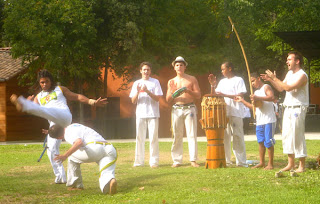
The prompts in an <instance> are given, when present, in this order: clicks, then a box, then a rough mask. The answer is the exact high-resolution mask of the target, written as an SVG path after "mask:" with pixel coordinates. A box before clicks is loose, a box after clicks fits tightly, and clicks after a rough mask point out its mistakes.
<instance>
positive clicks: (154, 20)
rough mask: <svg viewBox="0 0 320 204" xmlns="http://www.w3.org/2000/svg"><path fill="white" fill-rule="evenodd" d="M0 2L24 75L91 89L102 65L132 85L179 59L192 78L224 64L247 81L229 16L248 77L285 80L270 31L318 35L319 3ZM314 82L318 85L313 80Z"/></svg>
mask: <svg viewBox="0 0 320 204" xmlns="http://www.w3.org/2000/svg"><path fill="white" fill-rule="evenodd" d="M1 2H5V3H6V9H5V12H6V18H5V21H4V31H5V35H4V36H5V39H6V40H7V43H10V45H11V46H12V47H13V53H14V57H19V56H24V57H25V59H26V60H27V61H29V62H31V69H30V71H29V73H28V75H27V76H25V77H29V78H30V77H31V78H32V76H34V71H35V70H37V69H39V68H42V67H44V68H48V69H50V70H51V71H52V72H53V73H54V74H56V75H57V76H59V77H60V79H61V81H63V82H64V83H68V82H70V81H71V80H69V79H70V78H71V79H81V80H84V81H88V82H89V84H90V85H93V84H92V82H97V80H93V79H94V78H97V77H98V76H99V69H98V68H99V67H100V66H106V67H109V68H111V69H113V70H114V71H115V73H116V75H118V76H125V79H130V77H132V76H133V75H134V74H135V73H136V72H137V69H136V67H137V66H138V64H139V63H140V62H142V61H150V62H152V64H153V65H154V67H153V68H154V71H155V72H156V71H157V69H158V68H160V67H163V66H170V64H171V62H172V60H173V59H174V58H175V57H176V56H178V55H181V56H183V57H185V59H186V60H187V61H188V62H189V66H188V71H189V72H191V73H193V74H195V73H197V74H201V73H208V72H214V73H216V74H217V73H219V72H220V69H219V67H220V64H221V63H222V62H223V61H232V62H233V63H234V64H235V65H236V71H237V72H238V73H239V74H240V75H242V76H244V77H245V76H246V75H247V73H246V67H245V62H244V60H243V56H242V52H241V49H240V46H239V43H238V41H237V38H236V36H235V34H234V33H233V32H232V27H231V25H230V23H229V21H228V16H230V17H231V18H232V20H233V22H234V24H235V27H236V29H237V31H238V33H239V35H240V38H241V41H242V44H243V46H244V48H245V51H246V55H247V57H248V62H249V66H250V69H251V71H258V72H263V71H264V70H265V69H273V70H277V71H278V73H280V75H284V73H285V72H286V69H285V63H284V62H285V57H286V53H284V52H283V49H282V47H283V45H282V41H281V39H279V38H278V37H276V36H275V35H274V32H280V31H309V30H317V29H319V25H320V18H319V17H320V16H319V15H320V14H319V12H318V11H319V10H320V2H319V1H314V0H295V1H278V0H223V1H222V0H188V1H183V0H135V1H121V0H96V1H93V0H89V1H81V0H66V1H61V0H57V1H48V0H40V1H36V0H6V1H3V0H2V1H1ZM0 17H1V16H0ZM0 28H1V27H0ZM0 31H1V30H0ZM285 52H286V51H285ZM312 69H313V68H312ZM315 71H316V70H313V71H312V73H315ZM311 79H312V81H317V80H318V79H317V76H316V75H311Z"/></svg>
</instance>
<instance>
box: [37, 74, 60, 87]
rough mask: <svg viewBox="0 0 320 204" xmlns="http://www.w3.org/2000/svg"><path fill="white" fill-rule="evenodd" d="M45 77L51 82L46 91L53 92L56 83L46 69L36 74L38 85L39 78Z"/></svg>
mask: <svg viewBox="0 0 320 204" xmlns="http://www.w3.org/2000/svg"><path fill="white" fill-rule="evenodd" d="M45 77H47V78H49V79H50V81H51V87H50V88H49V90H48V91H52V90H54V89H55V88H56V81H55V80H54V78H53V76H52V74H51V73H50V72H49V71H48V70H46V69H42V70H40V71H39V72H38V78H37V81H38V83H40V79H41V78H45Z"/></svg>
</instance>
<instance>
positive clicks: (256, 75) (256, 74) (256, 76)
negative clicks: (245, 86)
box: [250, 72, 260, 78]
mask: <svg viewBox="0 0 320 204" xmlns="http://www.w3.org/2000/svg"><path fill="white" fill-rule="evenodd" d="M250 76H251V77H254V78H259V77H260V76H259V74H258V73H257V72H253V73H251V74H250Z"/></svg>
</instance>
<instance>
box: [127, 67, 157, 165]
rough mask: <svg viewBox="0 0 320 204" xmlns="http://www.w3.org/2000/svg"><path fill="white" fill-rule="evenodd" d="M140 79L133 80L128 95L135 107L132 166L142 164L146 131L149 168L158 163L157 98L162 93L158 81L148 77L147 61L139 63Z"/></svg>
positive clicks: (149, 72) (149, 69)
mask: <svg viewBox="0 0 320 204" xmlns="http://www.w3.org/2000/svg"><path fill="white" fill-rule="evenodd" d="M139 68H140V73H141V76H142V77H141V79H139V80H137V81H135V82H134V83H133V85H132V89H131V92H130V95H129V97H130V98H131V101H132V103H134V104H137V107H136V153H135V161H134V164H133V166H134V167H137V166H144V154H145V148H144V147H145V140H146V136H147V131H148V133H149V140H150V160H149V165H150V167H151V168H157V167H158V165H159V142H158V127H159V117H160V111H159V98H160V97H161V96H162V95H163V93H162V89H161V86H160V83H159V81H158V80H157V79H155V78H152V77H150V75H151V69H152V66H151V64H150V63H149V62H142V63H141V64H140V67H139Z"/></svg>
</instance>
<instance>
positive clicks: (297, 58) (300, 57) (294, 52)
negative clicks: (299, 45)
mask: <svg viewBox="0 0 320 204" xmlns="http://www.w3.org/2000/svg"><path fill="white" fill-rule="evenodd" d="M289 55H294V59H295V60H299V65H300V66H303V64H304V62H303V56H302V54H301V53H300V52H297V51H291V52H289V53H288V56H289Z"/></svg>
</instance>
